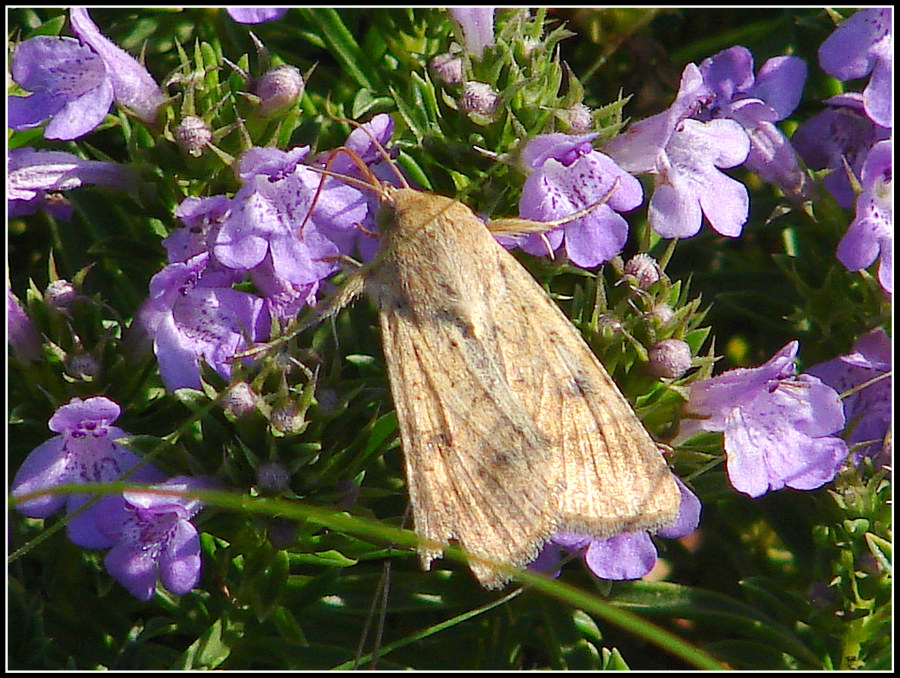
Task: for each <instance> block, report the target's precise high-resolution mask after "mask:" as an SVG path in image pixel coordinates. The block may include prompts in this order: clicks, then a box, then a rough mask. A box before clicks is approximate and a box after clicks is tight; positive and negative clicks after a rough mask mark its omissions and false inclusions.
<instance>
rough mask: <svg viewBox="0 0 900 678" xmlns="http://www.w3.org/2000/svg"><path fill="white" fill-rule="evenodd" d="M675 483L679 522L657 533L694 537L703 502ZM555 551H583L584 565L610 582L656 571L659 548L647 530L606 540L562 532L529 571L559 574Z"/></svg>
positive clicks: (678, 480) (554, 538) (551, 541)
mask: <svg viewBox="0 0 900 678" xmlns="http://www.w3.org/2000/svg"><path fill="white" fill-rule="evenodd" d="M675 480H676V482H677V483H678V489H680V490H681V505H680V506H679V508H678V518H677V519H676V521H675V523H674V524H673V525H671V526H670V527H667V528H665V529H662V530H659V531H658V532H657V533H656V534H657V535H658V536H660V537H664V538H666V539H677V538H679V537H684V536H686V535H688V534H691V533H692V532H693V531H694V530H696V529H697V526H698V525H699V524H700V509H701V506H700V500H699V499H698V498H697V495H695V494H694V493H693V492H691V491H690V490H689V489H688V488H687V486H686V485H685V484H684V483H683V482H681V480H680V479H678V478H676V479H675ZM554 547H561V548H562V549H564V550H566V551H569V552H577V551H582V550H583V551H584V562H585V564H586V565H587V566H588V569H589V570H590V571H591V572H592V573H593V574H594V576H596V577H599V578H600V579H611V580H622V579H640V578H641V577H643V576H644V575H645V574H647V573H648V572H650V570H651V569H653V566H654V564H655V563H656V556H657V552H656V546H655V545H654V544H653V540H652V539H651V537H650V533H649V532H647V531H646V530H644V531H641V532H628V533H625V534H619V535H615V536H613V537H609V538H606V539H598V538H592V537H585V536H583V535H579V534H574V533H570V532H559V533H557V534H556V535H554V536H553V538H552V539H551V540H550V545H549V546H547V547H545V548H544V550H543V551H542V552H541V553H540V555H538V557H537V559H536V560H535V561H534V562H532V563H531V564H530V565H529V566H528V567H529V568H531V569H534V570H537V571H539V572H552V571H554V570H557V571H558V568H559V550H558V548H554Z"/></svg>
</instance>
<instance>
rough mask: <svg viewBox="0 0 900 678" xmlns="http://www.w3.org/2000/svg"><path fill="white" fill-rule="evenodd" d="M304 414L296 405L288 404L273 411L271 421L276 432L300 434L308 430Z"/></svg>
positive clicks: (270, 416)
mask: <svg viewBox="0 0 900 678" xmlns="http://www.w3.org/2000/svg"><path fill="white" fill-rule="evenodd" d="M303 414H304V413H302V412H300V410H299V408H298V407H297V406H296V405H295V404H294V403H287V404H285V405H282V406H281V407H277V408H275V409H273V410H272V412H271V414H270V415H269V421H270V422H272V426H273V427H274V428H275V430H276V431H280V432H281V433H286V434H291V433H300V432H301V431H303V429H305V428H306V419H305V417H304V416H303Z"/></svg>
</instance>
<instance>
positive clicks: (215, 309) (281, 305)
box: [138, 114, 393, 391]
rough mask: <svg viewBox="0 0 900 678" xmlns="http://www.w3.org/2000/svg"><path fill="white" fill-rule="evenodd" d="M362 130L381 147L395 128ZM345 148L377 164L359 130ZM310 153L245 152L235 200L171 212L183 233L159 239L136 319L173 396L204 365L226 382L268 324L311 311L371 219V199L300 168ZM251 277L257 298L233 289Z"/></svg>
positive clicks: (210, 200)
mask: <svg viewBox="0 0 900 678" xmlns="http://www.w3.org/2000/svg"><path fill="white" fill-rule="evenodd" d="M367 128H368V129H369V130H370V131H371V133H372V134H373V135H374V136H375V137H376V138H377V139H378V140H379V143H382V144H383V143H387V141H388V139H389V138H390V136H391V134H392V132H393V123H392V122H391V119H390V116H388V115H385V114H382V115H378V116H375V118H373V119H372V120H371V121H370V122H369V123H367ZM360 132H361V133H360ZM345 146H346V147H347V148H350V149H351V150H353V151H354V152H355V153H356V154H357V155H358V156H360V157H361V158H363V159H364V161H368V162H372V163H376V162H377V161H379V160H381V158H380V156H378V157H376V156H375V155H374V154H373V153H372V152H371V147H372V140H371V139H370V138H369V136H368V135H367V134H366V132H364V131H361V130H356V131H354V133H351V135H350V137H349V138H348V139H347V142H346V143H345ZM308 152H309V148H308V147H300V148H294V149H293V150H290V151H281V150H278V149H275V148H256V147H254V148H250V149H249V150H248V151H246V152H245V153H244V154H243V155H242V156H241V158H240V160H239V162H238V165H237V171H238V175H239V176H240V178H241V181H242V182H243V185H242V186H241V188H240V189H238V191H237V193H235V195H234V196H233V197H231V198H229V197H227V196H224V195H217V196H211V197H207V198H187V199H186V200H184V201H183V202H182V203H181V205H179V207H178V208H177V210H176V216H178V217H179V218H180V219H181V220H182V222H183V223H184V224H185V228H183V229H181V230H179V231H176V232H174V233H172V234H171V235H169V236H168V237H167V238H166V239H165V241H164V242H163V245H164V246H165V247H166V250H167V252H168V255H169V264H168V266H166V268H164V269H163V270H162V271H161V272H159V273H158V274H157V275H156V276H154V278H153V280H152V281H151V283H150V298H149V299H148V300H147V302H145V304H144V305H143V306H142V308H141V310H140V312H139V314H138V325H139V327H140V329H141V330H142V331H143V332H144V333H145V334H146V335H147V336H148V337H150V338H151V339H152V343H153V349H154V352H155V353H156V356H157V359H158V361H159V366H160V373H161V375H162V378H163V383H165V385H166V388H168V389H169V390H172V391H174V390H175V389H178V388H194V389H199V388H200V386H201V382H200V359H201V358H202V359H203V360H205V361H206V363H207V364H208V365H210V366H211V367H213V368H214V369H215V370H216V371H217V372H218V373H219V374H220V375H221V376H222V377H223V378H225V379H228V378H230V376H231V363H230V362H229V359H230V358H231V357H232V356H233V355H234V354H235V353H238V352H240V351H241V350H242V349H244V348H246V346H247V345H248V342H255V341H260V340H264V339H266V338H267V336H268V332H269V329H270V327H271V323H272V320H273V319H274V320H277V321H279V322H284V321H287V320H289V319H291V318H293V317H294V316H295V315H296V313H297V312H298V311H299V310H300V309H301V308H302V307H303V306H305V305H311V304H314V303H315V301H316V294H317V292H318V289H319V285H320V284H321V282H322V281H323V280H324V279H325V278H327V277H328V276H329V275H331V274H332V273H334V272H335V271H336V270H337V269H338V266H339V263H338V260H339V258H340V257H341V256H342V255H346V254H350V253H352V252H353V251H354V248H355V247H356V244H357V239H358V238H359V237H360V233H361V230H360V229H359V225H360V224H362V223H366V222H372V221H373V217H372V205H371V204H370V202H369V197H368V196H367V195H366V194H365V193H363V192H362V191H361V190H360V189H358V188H355V187H352V186H349V185H348V184H346V183H343V182H341V181H338V180H336V179H334V178H332V177H327V178H324V179H323V175H322V174H320V173H318V172H316V171H314V170H313V169H310V167H309V166H308V165H306V164H304V161H305V160H306V159H307V154H308ZM340 162H342V160H341V158H340V157H338V158H337V159H336V160H335V163H334V164H335V165H338V164H339V163H340ZM332 169H337V171H340V167H338V168H335V167H332ZM247 277H249V279H250V280H252V282H253V283H254V286H255V287H256V289H257V290H258V291H259V292H260V294H261V295H262V296H257V295H255V294H251V293H249V292H244V291H239V290H235V289H233V286H234V285H235V284H237V283H241V282H243V281H244V280H245V278H247Z"/></svg>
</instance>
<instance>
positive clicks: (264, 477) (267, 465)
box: [256, 461, 291, 494]
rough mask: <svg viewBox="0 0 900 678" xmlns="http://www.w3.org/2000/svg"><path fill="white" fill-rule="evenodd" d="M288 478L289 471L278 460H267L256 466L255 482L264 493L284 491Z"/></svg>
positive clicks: (289, 477) (289, 475)
mask: <svg viewBox="0 0 900 678" xmlns="http://www.w3.org/2000/svg"><path fill="white" fill-rule="evenodd" d="M290 479H291V473H290V471H289V470H288V468H287V467H286V466H285V465H284V464H282V463H280V462H277V461H267V462H263V463H262V464H260V465H259V466H257V467H256V484H257V485H258V486H259V490H260V492H263V493H264V494H278V493H279V492H284V491H285V490H286V489H287V488H288V483H289V482H290Z"/></svg>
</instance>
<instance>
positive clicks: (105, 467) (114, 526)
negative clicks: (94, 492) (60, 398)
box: [10, 396, 205, 600]
mask: <svg viewBox="0 0 900 678" xmlns="http://www.w3.org/2000/svg"><path fill="white" fill-rule="evenodd" d="M120 413H121V409H120V408H119V406H118V405H117V404H116V403H114V402H113V401H112V400H109V399H108V398H105V397H103V396H95V397H93V398H87V399H86V400H82V399H80V398H73V399H72V400H71V401H69V402H68V403H67V404H65V405H63V406H62V407H60V408H59V409H58V410H56V412H55V413H54V415H53V416H52V417H51V418H50V424H49V425H50V430H52V431H55V432H56V433H57V434H58V435H56V436H54V437H53V438H51V439H50V440H48V441H46V442H45V443H42V444H41V445H38V446H37V447H36V448H35V449H34V450H32V452H31V454H29V455H28V457H27V458H26V459H25V462H24V463H23V464H22V466H21V467H20V468H19V470H18V472H17V473H16V475H15V477H14V478H13V482H12V487H11V489H10V493H11V494H12V496H13V497H14V498H19V497H25V498H24V499H22V500H21V501H19V502H18V503H17V505H16V510H18V511H19V512H20V513H22V514H23V515H25V516H28V517H30V518H47V517H49V516H51V515H53V514H54V513H56V512H57V511H58V510H59V509H61V508H63V506H65V508H66V513H67V514H69V515H70V518H69V520H68V522H67V523H66V534H67V535H68V537H69V539H70V540H71V541H72V542H73V543H75V544H77V545H79V546H82V547H84V548H93V549H99V548H109V549H111V550H110V551H109V553H108V554H107V556H106V568H107V570H109V573H110V574H111V575H112V576H113V578H115V579H116V580H117V581H118V582H119V583H121V584H122V585H123V586H125V588H127V589H128V590H129V591H130V592H131V593H132V594H133V595H134V596H136V597H137V598H140V599H141V600H149V599H150V598H151V597H152V596H153V593H154V592H155V590H156V575H157V572H158V573H159V576H160V578H161V580H162V583H163V585H164V586H165V587H166V588H167V589H168V590H169V591H171V592H172V593H176V594H183V593H187V592H188V591H190V590H191V589H192V588H193V587H194V586H195V585H196V584H197V581H198V580H199V577H200V542H199V540H198V536H197V530H196V528H195V527H194V526H193V524H191V523H190V519H191V518H192V517H193V516H194V514H196V512H197V511H198V510H199V508H200V504H199V503H198V502H197V501H196V500H194V499H190V498H188V497H185V496H182V495H179V494H178V491H184V490H190V489H192V488H200V487H203V486H204V485H205V484H204V483H203V482H202V481H200V480H197V479H193V478H186V477H178V478H170V479H169V480H165V474H164V473H163V472H162V471H160V470H159V469H157V468H156V467H155V466H153V465H152V464H149V463H146V462H144V461H143V460H142V459H141V458H140V457H138V456H137V455H135V454H134V453H133V452H131V451H130V450H129V449H128V448H126V447H124V446H123V445H120V444H119V443H117V442H116V440H117V439H119V438H124V437H125V436H127V435H129V434H128V433H127V432H125V431H124V430H122V429H121V428H118V427H117V426H113V425H112V424H113V422H114V421H115V420H116V419H118V418H119V414H120ZM123 479H127V480H128V481H130V482H136V483H154V484H155V485H153V486H152V487H151V488H150V490H151V491H152V489H154V488H155V489H157V490H164V491H168V494H159V493H152V492H151V491H148V492H137V491H130V492H125V493H123V494H122V495H121V496H107V497H104V498H102V499H100V500H99V501H98V502H96V503H95V504H93V505H91V506H88V507H87V508H86V509H85V508H83V507H84V506H85V504H87V502H88V500H89V499H90V495H88V494H80V493H73V494H69V495H68V496H67V495H65V494H63V493H52V492H49V491H51V490H53V488H55V487H57V486H59V485H63V484H84V485H89V484H92V483H108V482H114V481H117V480H123ZM41 492H46V493H45V494H38V496H33V497H27V495H30V494H36V493H41ZM80 509H81V510H80Z"/></svg>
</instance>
